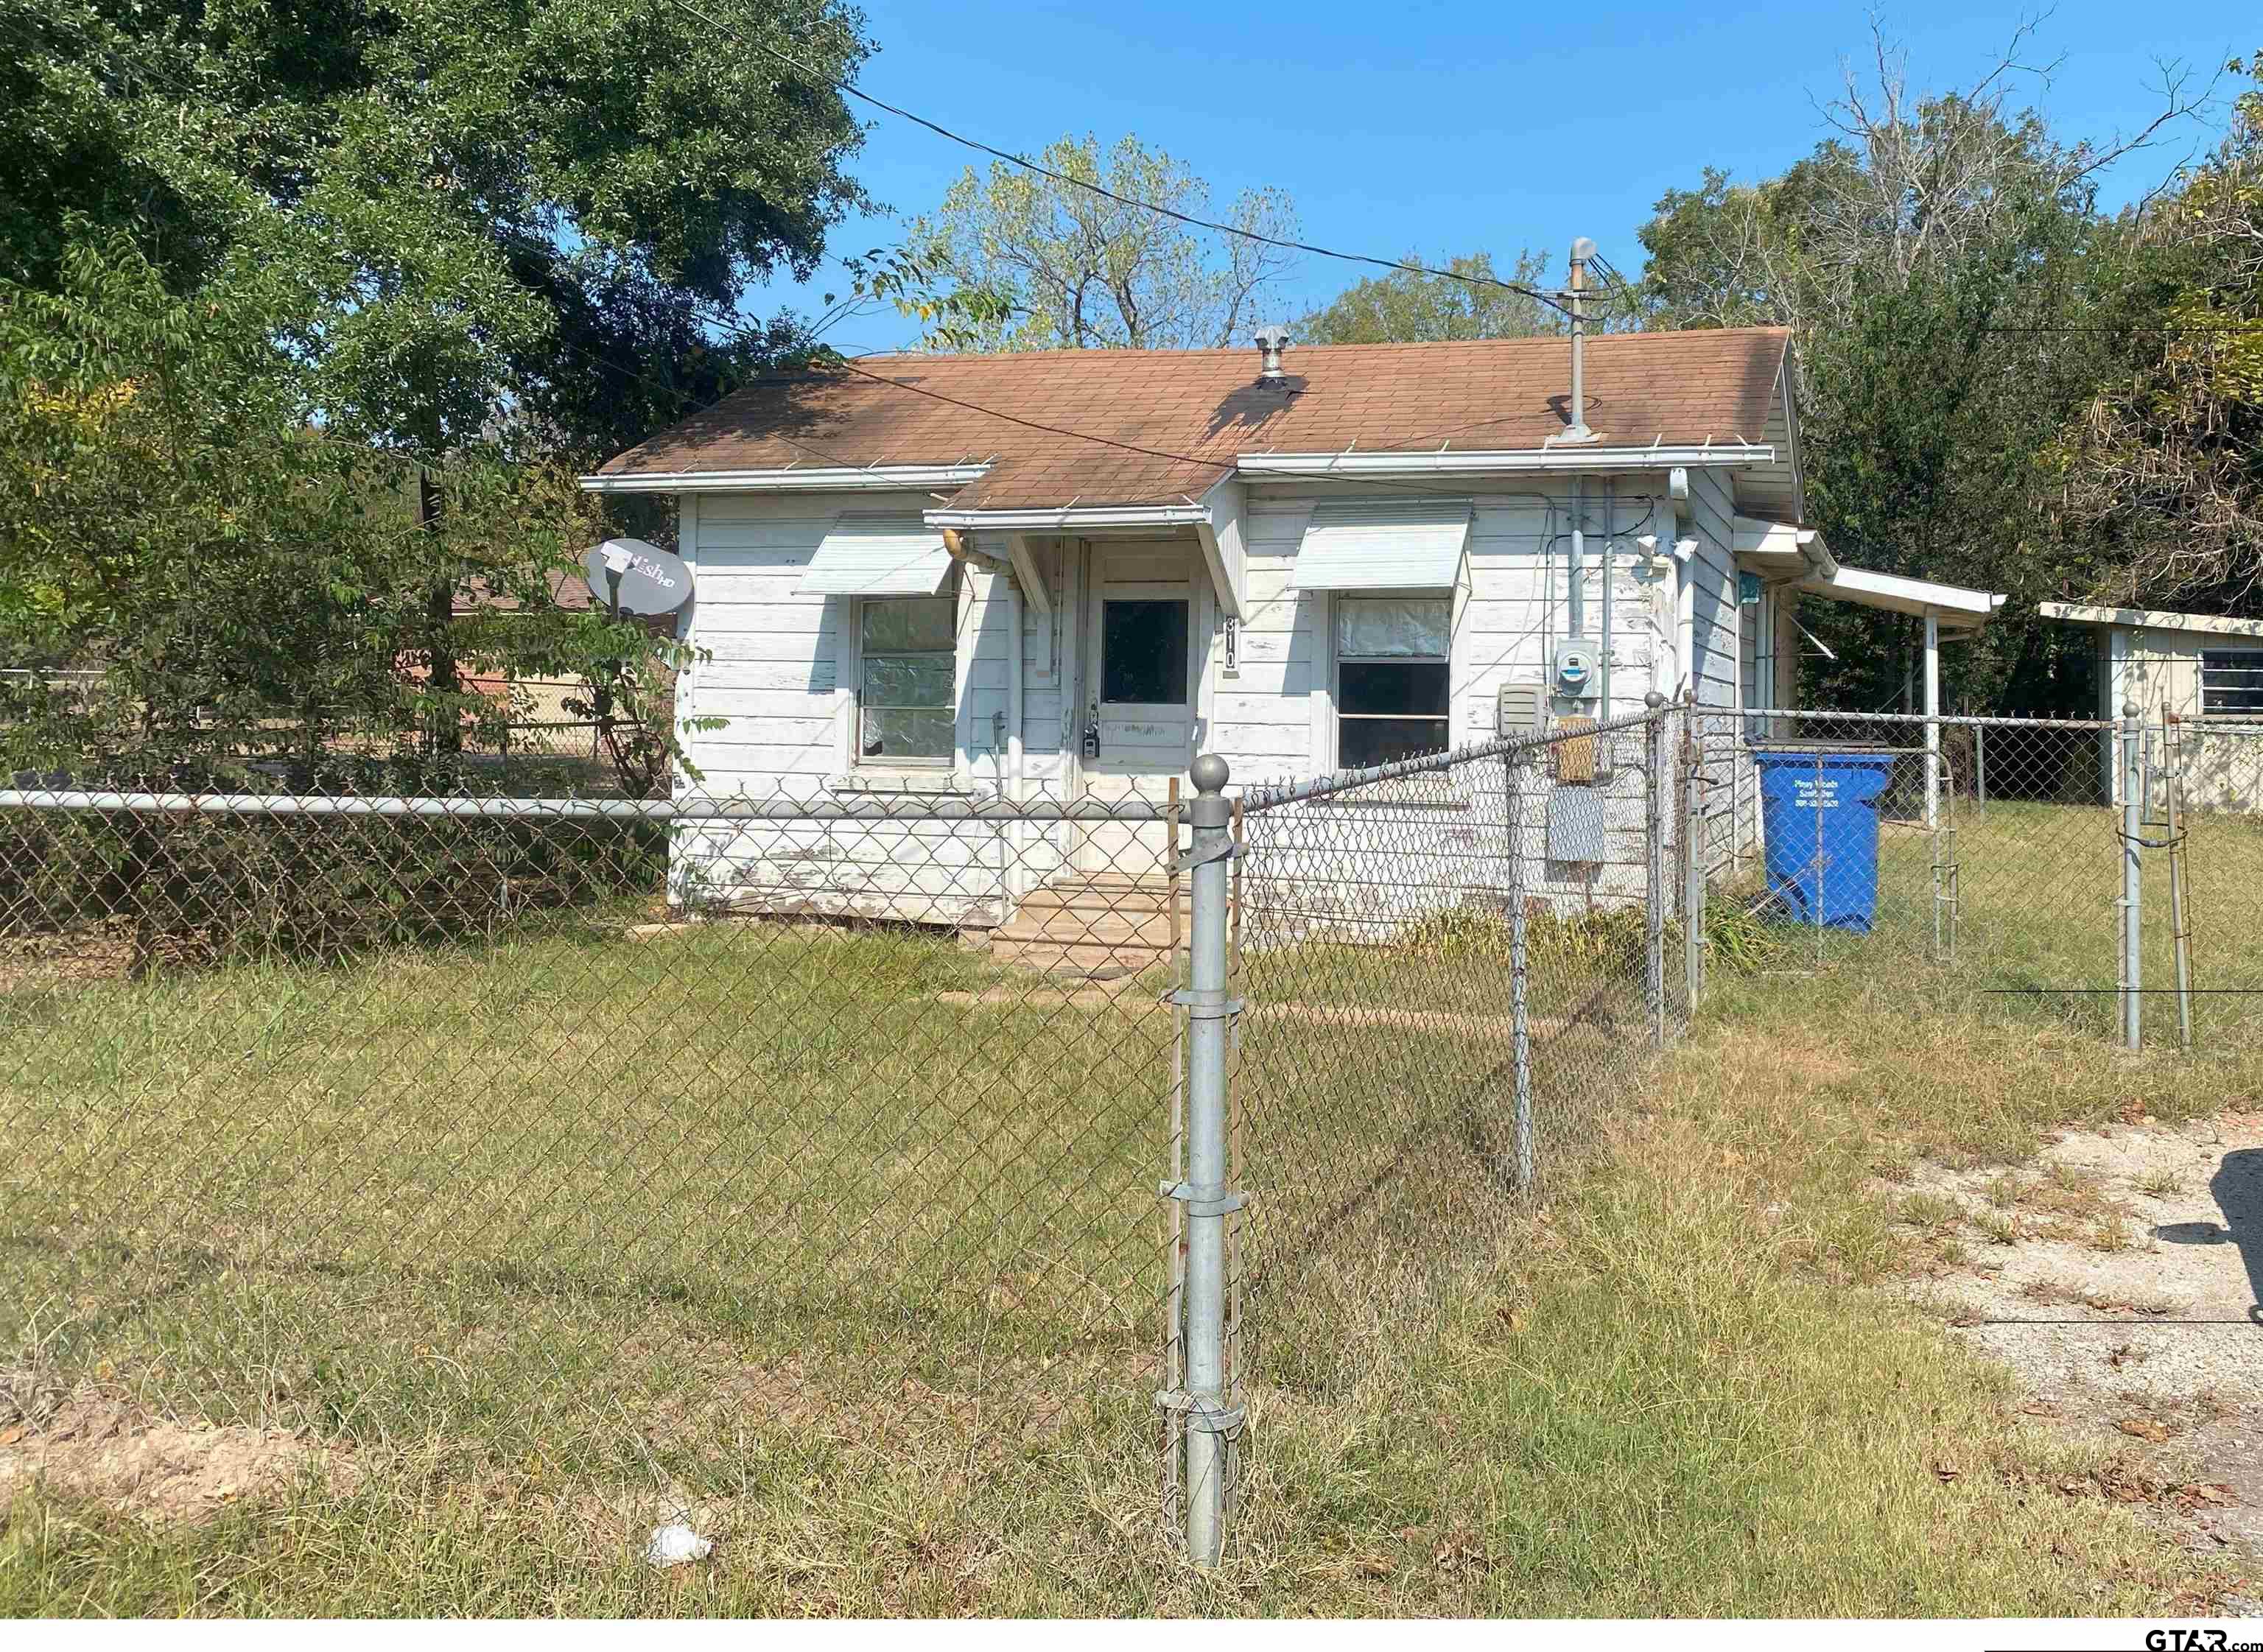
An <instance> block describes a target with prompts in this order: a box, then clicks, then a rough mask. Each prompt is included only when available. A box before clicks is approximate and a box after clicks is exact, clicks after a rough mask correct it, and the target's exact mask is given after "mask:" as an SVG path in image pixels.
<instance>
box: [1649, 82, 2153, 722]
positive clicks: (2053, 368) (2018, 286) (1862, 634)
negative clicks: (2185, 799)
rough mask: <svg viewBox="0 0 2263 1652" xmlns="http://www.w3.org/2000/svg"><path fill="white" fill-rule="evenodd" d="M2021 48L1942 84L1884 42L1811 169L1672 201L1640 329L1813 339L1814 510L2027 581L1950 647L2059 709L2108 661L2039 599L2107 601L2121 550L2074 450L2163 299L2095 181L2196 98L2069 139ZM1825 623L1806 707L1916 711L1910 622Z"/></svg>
mask: <svg viewBox="0 0 2263 1652" xmlns="http://www.w3.org/2000/svg"><path fill="white" fill-rule="evenodd" d="M2019 44H2020V42H2019V41H2018V40H2014V45H2013V48H2012V49H2011V50H2009V51H2007V52H2006V54H2004V55H2003V56H2002V57H2001V58H2000V59H1999V60H1998V61H1996V62H1995V63H1994V64H1992V66H1991V67H1990V68H1989V69H1987V70H1986V71H1985V72H1984V73H1983V74H1981V75H1980V76H1977V77H1976V78H1975V79H1974V81H1973V82H1971V83H1970V84H1969V85H1967V86H1966V87H1964V88H1963V89H1962V90H1957V91H1954V92H1948V93H1942V94H1938V95H1933V96H1920V95H1917V94H1914V93H1912V91H1911V90H1910V89H1909V86H1908V83H1907V80H1906V77H1905V72H1904V70H1903V68H1902V65H1901V63H1900V61H1898V58H1896V57H1895V56H1894V55H1893V54H1891V52H1889V51H1888V50H1886V49H1885V47H1883V44H1881V46H1880V48H1879V51H1878V54H1877V61H1876V76H1875V79H1874V81H1873V82H1871V83H1868V84H1865V83H1860V82H1857V81H1855V80H1854V79H1852V78H1850V80H1849V82H1848V85H1847V90H1846V92H1845V94H1844V95H1843V96H1842V97H1841V98H1840V100H1839V101H1838V102H1837V103H1836V104H1834V105H1833V106H1832V108H1831V109H1830V111H1829V112H1828V118H1829V119H1830V121H1831V123H1832V125H1833V132H1832V133H1831V135H1830V136H1829V137H1828V138H1826V140H1825V141H1823V142H1821V143H1819V144H1818V146H1817V147H1816V148H1815V149H1814V150H1813V152H1812V153H1811V154H1810V155H1808V156H1807V157H1806V158H1804V159H1803V160H1802V161H1800V162H1797V164H1795V165H1794V166H1792V167H1791V168H1789V169H1788V170H1786V171H1785V172H1784V173H1782V175H1780V176H1778V177H1774V178H1770V179H1766V180H1762V181H1761V182H1758V183H1755V184H1736V183H1733V182H1732V181H1731V180H1730V179H1729V178H1728V177H1726V176H1725V175H1724V174H1722V173H1719V172H1717V171H1710V170H1709V171H1708V172H1707V173H1706V174H1705V175H1704V177H1703V179H1702V181H1701V182H1700V183H1699V184H1698V185H1697V186H1696V187H1695V188H1694V189H1690V190H1686V191H1670V192H1669V193H1668V194H1667V196H1666V197H1665V198H1663V199H1661V200H1660V201H1659V206H1658V210H1657V212H1656V213H1655V214H1654V215H1653V217H1652V220H1650V222H1649V223H1648V224H1647V225H1645V227H1644V229H1643V230H1642V232H1641V234H1642V241H1643V244H1644V247H1645V250H1646V252H1647V253H1648V255H1649V259H1648V264H1647V267H1646V269H1645V274H1644V278H1643V280H1642V281H1641V283H1640V284H1639V285H1638V288H1637V290H1636V292H1635V295H1634V297H1635V301H1636V304H1635V307H1636V309H1637V311H1638V315H1639V319H1640V320H1641V321H1643V323H1644V324H1645V325H1650V326H1664V327H1690V326H1696V327H1712V326H1746V325H1753V324H1763V323H1765V324H1778V325H1784V326H1789V327H1790V328H1792V329H1793V330H1794V334H1795V338H1796V343H1797V349H1798V352H1799V357H1800V360H1801V363H1802V367H1803V372H1802V383H1801V386H1800V388H1801V394H1802V403H1803V406H1802V413H1803V422H1804V428H1805V431H1806V438H1807V439H1806V444H1805V458H1806V465H1807V482H1808V506H1809V511H1810V516H1811V520H1812V521H1813V522H1814V523H1815V524H1816V525H1817V526H1818V527H1820V528H1822V529H1823V530H1824V532H1825V534H1826V537H1827V538H1828V539H1829V540H1830V542H1831V544H1832V545H1833V549H1834V550H1835V551H1836V552H1838V553H1839V554H1840V556H1841V557H1842V558H1844V559H1846V560H1847V561H1848V562H1851V563H1854V564H1856V565H1858V566H1866V567H1875V568H1878V569H1881V570H1883V571H1886V572H1890V573H1904V574H1915V575H1920V576H1924V577H1928V578H1934V579H1941V580H1945V581H1951V582H1954V583H1959V584H1965V585H1971V586H1977V587H1981V588H1988V589H1993V590H1999V591H2003V592H2006V594H2007V595H2008V597H2009V602H2007V604H2006V611H2005V613H2004V615H2003V616H2002V617H2001V618H1999V620H1998V621H1997V622H1996V623H1995V624H1992V625H1991V626H1990V627H1989V628H1988V630H1987V631H1986V632H1985V634H1984V636H1983V638H1982V639H1981V640H1980V641H1978V642H1977V643H1975V644H1972V645H1970V646H1966V647H1963V648H1960V649H1958V650H1956V651H1954V653H1953V655H1952V657H1951V659H1950V660H1949V662H1948V675H1949V682H1948V688H1949V693H1950V696H1951V698H1952V700H1958V699H1971V700H1975V701H1977V702H1979V703H1985V704H1991V705H2005V706H2010V707H2014V708H2020V709H2028V710H2038V711H2040V710H2055V709H2064V708H2069V707H2072V706H2077V705H2080V704H2083V703H2087V702H2088V697H2089V693H2090V689H2089V684H2088V682H2087V672H2088V669H2089V654H2088V650H2087V648H2086V646H2085V645H2084V643H2083V640H2082V639H2081V638H2079V637H2074V636H2071V635H2070V634H2069V633H2068V632H2067V631H2066V628H2064V627H2063V626H2056V625H2051V624H2047V623H2045V622H2042V621H2041V620H2040V619H2039V618H2038V617H2036V616H2035V603H2036V602H2037V601H2039V600H2041V599H2043V598H2046V597H2052V596H2064V595H2086V594H2089V593H2091V592H2093V591H2094V590H2096V589H2098V588H2100V583H2101V581H2106V580H2107V579H2108V577H2109V569H2110V566H2111V562H2112V558H2113V554H2114V552H2113V550H2112V547H2111V546H2110V545H2108V544H2107V543H2106V542H2105V541H2104V539H2103V538H2102V537H2100V535H2098V534H2096V533H2095V532H2093V531H2091V530H2089V529H2087V528H2086V527H2085V526H2083V525H2082V524H2079V523H2073V522H2071V520H2070V518H2069V517H2068V516H2067V514H2066V513H2065V512H2064V510H2063V509H2061V508H2060V502H2061V501H2060V495H2061V493H2062V491H2063V477H2062V475H2061V474H2060V472H2059V468H2058V466H2057V462H2056V459H2055V455H2056V454H2057V451H2058V447H2059V444H2060V441H2061V436H2062V433H2063V431H2064V429H2065V428H2066V426H2067V423H2068V421H2069V420H2070V419H2071V417H2072V416H2073V415H2075V414H2076V413H2077V412H2078V411H2079V409H2080V408H2083V407H2084V406H2085V405H2086V403H2087V402H2088V401H2089V400H2090V399H2091V397H2092V396H2093V394H2094V393H2095V392H2096V390H2097V388H2098V386H2100V385H2101V384H2103V383H2105V382H2107V381H2108V379H2110V378H2111V376H2112V375H2113V374H2114V373H2115V372H2116V371H2117V364H2118V363H2119V362H2120V361H2121V360H2122V357H2124V355H2125V354H2126V351H2127V349H2128V343H2127V335H2126V334H2125V333H2124V331H2123V328H2124V327H2125V325H2126V324H2127V323H2129V321H2131V319H2132V318H2133V316H2135V317H2142V316H2143V315H2144V313H2145V310H2146V305H2147V302H2148V299H2147V284H2148V280H2149V278H2148V276H2147V274H2146V272H2145V266H2144V259H2143V258H2142V257H2140V256H2137V254H2136V249H2134V248H2133V245H2132V242H2131V239H2130V236H2129V234H2128V232H2127V228H2126V227H2125V226H2124V225H2122V224H2120V223H2117V222H2116V221H2115V220H2112V219H2110V218H2108V216H2106V215H2105V214H2103V213H2100V211H2099V209H2098V205H2097V178H2098V175H2099V172H2100V169H2101V168H2102V167H2103V166H2105V165H2106V164H2108V162H2111V161H2113V160H2115V159H2118V158H2121V157H2122V156H2125V155H2129V154H2131V153H2132V152H2133V151H2134V150H2135V149H2136V148H2139V147H2141V146H2142V145H2143V144H2144V142H2145V141H2149V140H2150V139H2151V137H2152V136H2153V135H2154V134H2156V133H2158V132H2159V131H2160V130H2161V129H2163V128H2164V127H2165V126H2167V125H2168V124H2169V123H2171V122H2173V121H2174V120H2176V119H2180V117H2181V116H2182V115H2183V114H2184V113H2186V112H2188V110H2189V107H2190V105H2189V102H2188V100H2187V99H2186V98H2185V97H2184V94H2183V90H2182V88H2181V85H2180V84H2177V83H2172V84H2170V85H2168V86H2166V87H2165V89H2164V98H2165V102H2164V105H2163V108H2162V111H2161V112H2160V114H2159V116H2158V119H2156V120H2155V121H2154V122H2153V123H2152V124H2151V126H2148V127H2147V128H2146V129H2145V130H2144V132H2141V133H2138V134H2137V135H2136V137H2133V138H2130V139H2126V140H2122V141H2116V142H2114V143H2109V144H2104V145H2100V144H2093V143H2089V142H2084V141H2064V140H2063V139H2061V138H2060V137H2058V136H2057V134H2056V133H2053V132H2052V131H2051V130H2050V127H2049V126H2048V125H2047V124H2046V123H2045V122H2044V120H2043V119H2042V117H2040V116H2039V115H2038V114H2036V113H2035V112H2033V111H2031V110H2021V109H2017V108H2015V107H2014V105H2013V102H2012V88H2013V86H2014V83H2015V82H2016V80H2017V77H2018V76H2019V74H2020V72H2021V63H2020V61H2019V57H2018V48H2019ZM1812 624H1813V626H1814V629H1815V630H1816V631H1817V632H1818V635H1820V636H1821V637H1822V638H1823V639H1824V640H1825V641H1826V644H1829V645H1831V646H1833V650H1834V652H1835V653H1836V654H1837V656H1838V658H1837V660H1835V661H1832V660H1821V659H1818V660H1810V661H1808V662H1807V665H1808V668H1809V676H1810V682H1809V684H1808V689H1809V692H1810V693H1811V695H1813V696H1815V697H1817V698H1818V700H1820V701H1824V702H1835V703H1842V704H1854V705H1870V704H1876V705H1884V704H1888V703H1892V702H1893V701H1894V700H1895V699H1896V698H1897V696H1898V693H1899V692H1900V690H1901V688H1902V684H1903V682H1904V681H1905V673H1906V672H1907V670H1908V667H1909V665H1910V662H1911V661H1912V659H1913V638H1912V635H1910V634H1908V633H1907V631H1906V629H1905V628H1899V629H1900V634H1897V631H1898V627H1897V623H1896V622H1895V621H1893V620H1891V618H1885V617H1878V616H1875V615H1872V614H1869V613H1867V612H1862V611H1856V610H1848V609H1844V608H1841V607H1837V606H1832V607H1826V608H1823V609H1820V610H1818V612H1817V613H1816V614H1815V615H1814V616H1813V618H1812Z"/></svg>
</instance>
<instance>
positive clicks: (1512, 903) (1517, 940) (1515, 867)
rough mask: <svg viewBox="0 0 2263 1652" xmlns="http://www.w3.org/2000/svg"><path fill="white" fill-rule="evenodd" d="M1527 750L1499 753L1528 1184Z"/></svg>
mask: <svg viewBox="0 0 2263 1652" xmlns="http://www.w3.org/2000/svg"><path fill="white" fill-rule="evenodd" d="M1525 758H1526V754H1525V753H1523V752H1518V751H1509V752H1504V753H1502V754H1501V759H1500V765H1501V790H1502V795H1503V798H1504V806H1503V810H1502V812H1503V814H1504V815H1505V816H1506V817H1507V826H1508V1016H1509V1061H1510V1065H1511V1068H1512V1070H1513V1071H1514V1074H1515V1077H1514V1079H1513V1083H1514V1092H1513V1107H1514V1109H1515V1111H1514V1115H1513V1116H1514V1119H1515V1131H1516V1187H1517V1191H1518V1192H1520V1193H1522V1191H1523V1190H1524V1189H1526V1188H1528V1187H1531V1186H1532V1012H1531V1004H1530V999H1529V997H1528V994H1527V988H1528V986H1529V981H1528V979H1527V976H1528V973H1529V971H1528V967H1527V966H1528V964H1529V941H1530V934H1529V925H1530V922H1531V920H1530V917H1529V914H1528V913H1526V912H1525V909H1524V799H1523V797H1522V795H1521V794H1520V792H1519V790H1518V787H1517V776H1518V774H1519V772H1520V771H1521V770H1522V768H1523V767H1524V762H1525Z"/></svg>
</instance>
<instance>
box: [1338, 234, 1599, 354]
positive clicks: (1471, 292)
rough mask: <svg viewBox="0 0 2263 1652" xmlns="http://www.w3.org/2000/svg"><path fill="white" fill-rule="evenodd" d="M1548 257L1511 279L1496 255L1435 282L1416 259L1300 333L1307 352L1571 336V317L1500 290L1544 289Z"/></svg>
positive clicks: (1464, 262)
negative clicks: (1322, 347)
mask: <svg viewBox="0 0 2263 1652" xmlns="http://www.w3.org/2000/svg"><path fill="white" fill-rule="evenodd" d="M1548 262H1549V261H1548V255H1547V254H1546V253H1544V252H1537V251H1534V250H1532V249H1529V248H1528V249H1525V250H1524V251H1522V252H1520V253H1518V254H1517V256H1516V262H1515V264H1514V265H1513V266H1512V267H1511V268H1510V271H1509V273H1508V274H1507V276H1506V277H1502V276H1500V275H1499V274H1498V273H1497V272H1496V271H1495V270H1494V268H1493V255H1492V254H1491V253H1489V252H1477V253H1468V254H1464V255H1462V256H1457V257H1454V258H1450V259H1449V260H1448V261H1447V262H1446V263H1445V264H1444V265H1443V266H1442V269H1443V271H1444V273H1442V274H1437V275H1433V274H1430V273H1428V272H1427V271H1426V270H1425V269H1424V267H1423V266H1424V264H1425V263H1426V261H1425V260H1423V259H1421V258H1420V257H1417V256H1415V255H1413V254H1412V253H1409V254H1408V255H1407V256H1406V268H1404V269H1401V270H1394V271H1392V272H1391V273H1390V274H1389V275H1383V276H1370V277H1369V278H1367V279H1366V280H1363V281H1357V282H1354V283H1353V284H1352V285H1350V286H1348V287H1347V288H1345V289H1344V290H1343V291H1342V292H1339V293H1338V294H1336V296H1335V297H1334V298H1333V299H1329V300H1328V302H1327V303H1326V304H1324V305H1321V306H1320V307H1319V308H1317V309H1315V310H1313V311H1312V312H1311V313H1309V314H1306V315H1305V318H1304V319H1303V320H1302V321H1299V322H1298V324H1297V326H1296V328H1295V329H1294V331H1295V334H1296V336H1297V339H1298V342H1299V343H1306V344H1396V343H1432V342H1435V341H1438V340H1445V339H1469V338H1529V337H1531V336H1533V335H1537V334H1544V333H1555V332H1560V331H1561V330H1563V316H1562V315H1561V314H1560V313H1559V312H1558V311H1557V310H1555V309H1554V308H1552V307H1550V306H1548V305H1546V304H1544V303H1543V302H1541V300H1539V299H1536V298H1533V297H1531V296H1530V295H1529V293H1524V292H1516V291H1515V289H1514V288H1513V287H1511V286H1507V285H1496V284H1497V283H1500V282H1503V281H1507V282H1513V283H1515V285H1516V286H1523V287H1530V286H1537V285H1543V284H1544V282H1545V280H1546V278H1547V274H1548Z"/></svg>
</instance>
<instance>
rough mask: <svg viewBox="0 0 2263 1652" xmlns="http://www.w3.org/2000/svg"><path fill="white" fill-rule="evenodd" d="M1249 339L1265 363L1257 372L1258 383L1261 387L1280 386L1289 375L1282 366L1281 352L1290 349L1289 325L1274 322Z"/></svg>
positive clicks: (1282, 322)
mask: <svg viewBox="0 0 2263 1652" xmlns="http://www.w3.org/2000/svg"><path fill="white" fill-rule="evenodd" d="M1249 337H1250V342H1251V343H1254V344H1255V345H1256V346H1257V349H1258V350H1259V352H1260V356H1261V358H1262V363H1263V364H1262V366H1260V367H1259V368H1258V370H1257V382H1258V383H1259V384H1261V385H1269V384H1278V383H1280V382H1281V381H1282V380H1283V379H1286V378H1287V377H1288V376H1289V375H1288V372H1286V370H1284V369H1283V367H1282V365H1281V352H1282V351H1283V350H1286V349H1288V348H1289V324H1288V323H1287V322H1286V321H1274V322H1271V323H1269V325H1267V326H1264V327H1261V328H1258V329H1257V330H1256V331H1255V332H1254V333H1252V334H1251V335H1249Z"/></svg>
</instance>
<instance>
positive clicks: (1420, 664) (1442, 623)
mask: <svg viewBox="0 0 2263 1652" xmlns="http://www.w3.org/2000/svg"><path fill="white" fill-rule="evenodd" d="M1452 614H1453V604H1452V600H1451V599H1450V598H1449V597H1444V596H1339V597H1338V598H1336V600H1335V626H1336V637H1335V643H1336V761H1338V762H1339V763H1340V764H1341V765H1343V766H1344V767H1346V768H1365V767H1367V766H1368V765H1369V764H1370V763H1389V762H1396V761H1398V760H1399V759H1400V758H1402V757H1417V756H1421V754H1424V753H1426V752H1442V751H1443V750H1445V749H1446V747H1447V745H1448V739H1447V729H1448V721H1447V718H1448V713H1449V711H1450V696H1451V685H1450V682H1448V670H1447V653H1448V648H1449V638H1448V631H1449V628H1450V624H1451V620H1452Z"/></svg>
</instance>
